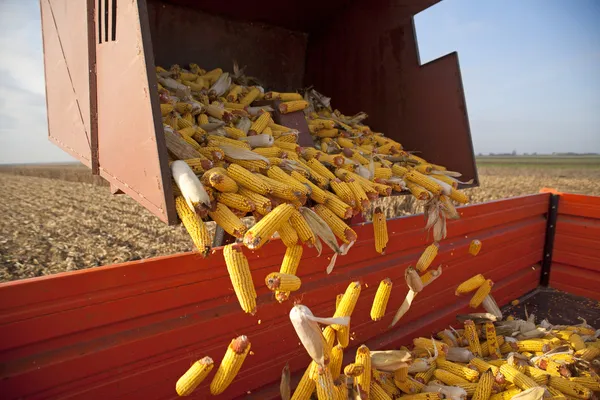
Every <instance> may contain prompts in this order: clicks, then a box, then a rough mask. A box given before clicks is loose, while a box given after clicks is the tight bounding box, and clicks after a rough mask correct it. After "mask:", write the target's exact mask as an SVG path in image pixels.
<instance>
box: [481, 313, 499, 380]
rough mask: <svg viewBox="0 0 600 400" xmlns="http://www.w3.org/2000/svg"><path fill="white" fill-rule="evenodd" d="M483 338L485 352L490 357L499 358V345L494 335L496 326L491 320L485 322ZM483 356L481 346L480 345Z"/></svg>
mask: <svg viewBox="0 0 600 400" xmlns="http://www.w3.org/2000/svg"><path fill="white" fill-rule="evenodd" d="M485 338H486V339H487V342H486V343H487V346H488V349H487V352H488V355H489V356H490V357H491V358H500V355H501V354H500V349H499V348H500V345H499V344H498V339H497V337H496V328H495V327H494V324H493V323H492V322H486V323H485ZM480 349H481V355H482V356H483V347H480ZM496 372H497V371H496Z"/></svg>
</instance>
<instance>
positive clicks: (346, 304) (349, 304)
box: [331, 281, 361, 330]
mask: <svg viewBox="0 0 600 400" xmlns="http://www.w3.org/2000/svg"><path fill="white" fill-rule="evenodd" d="M360 291H361V284H360V282H358V281H356V282H351V283H350V284H349V285H348V288H346V292H345V293H344V297H343V298H342V300H341V301H340V305H339V307H337V309H336V310H335V314H334V315H333V317H334V318H337V317H350V316H351V315H352V312H353V311H354V307H356V302H357V301H358V296H360ZM331 327H332V328H333V329H335V330H338V329H340V327H341V325H337V324H336V325H331Z"/></svg>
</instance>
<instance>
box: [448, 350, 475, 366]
mask: <svg viewBox="0 0 600 400" xmlns="http://www.w3.org/2000/svg"><path fill="white" fill-rule="evenodd" d="M473 358H475V356H474V355H473V353H472V352H471V350H469V349H468V348H466V347H450V348H448V353H447V354H446V359H447V360H448V361H455V362H460V363H468V362H469V361H471V360H472V359H473Z"/></svg>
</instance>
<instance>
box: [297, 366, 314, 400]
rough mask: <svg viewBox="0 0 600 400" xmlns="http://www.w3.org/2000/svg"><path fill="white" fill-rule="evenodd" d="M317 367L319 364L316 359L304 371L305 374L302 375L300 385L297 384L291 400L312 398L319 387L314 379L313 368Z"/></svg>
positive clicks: (308, 399)
mask: <svg viewBox="0 0 600 400" xmlns="http://www.w3.org/2000/svg"><path fill="white" fill-rule="evenodd" d="M315 368H317V364H316V363H315V362H314V361H311V363H310V364H309V365H308V367H307V368H306V371H304V375H302V378H301V379H300V382H299V383H298V386H296V390H295V391H294V394H293V395H292V399H291V400H310V398H311V396H312V394H313V393H314V391H315V389H316V388H317V386H316V382H315V380H314V379H312V375H313V370H314V369H315Z"/></svg>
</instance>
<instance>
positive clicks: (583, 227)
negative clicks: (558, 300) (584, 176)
mask: <svg viewBox="0 0 600 400" xmlns="http://www.w3.org/2000/svg"><path fill="white" fill-rule="evenodd" d="M550 286H552V287H554V288H556V289H560V290H564V291H568V292H570V293H573V294H577V295H580V296H585V297H589V298H592V299H596V300H600V291H599V290H598V288H600V197H595V196H583V195H577V194H563V193H561V194H560V200H559V206H558V221H557V223H556V237H555V239H554V253H553V257H552V267H551V269H550Z"/></svg>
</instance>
